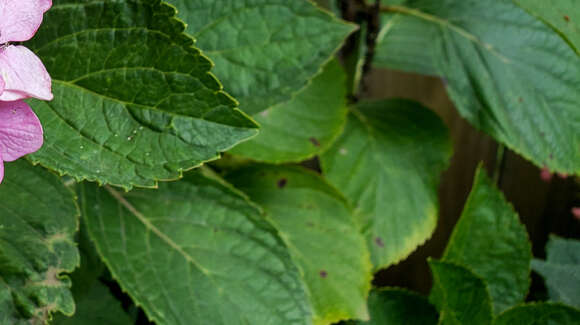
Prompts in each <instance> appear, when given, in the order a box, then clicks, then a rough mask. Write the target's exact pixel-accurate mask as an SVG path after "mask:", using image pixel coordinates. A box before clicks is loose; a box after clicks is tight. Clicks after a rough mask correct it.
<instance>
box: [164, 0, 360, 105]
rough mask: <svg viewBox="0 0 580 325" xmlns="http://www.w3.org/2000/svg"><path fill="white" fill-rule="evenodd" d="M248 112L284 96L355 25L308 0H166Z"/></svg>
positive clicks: (315, 70)
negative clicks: (174, 7) (172, 6)
mask: <svg viewBox="0 0 580 325" xmlns="http://www.w3.org/2000/svg"><path fill="white" fill-rule="evenodd" d="M169 2H170V3H172V4H174V5H175V6H176V7H177V8H178V9H179V16H180V17H181V18H183V19H184V20H185V22H186V23H187V24H188V27H187V31H188V32H189V33H190V34H191V35H193V36H194V37H195V38H196V39H197V41H198V42H197V46H199V48H201V49H202V50H203V51H205V53H206V54H207V55H208V56H209V57H210V58H211V59H212V60H213V61H214V62H215V63H216V68H215V73H216V75H217V76H218V77H219V78H220V79H221V80H222V81H223V83H224V85H225V87H226V89H227V90H228V91H230V92H231V93H232V94H233V95H234V96H235V97H236V98H237V99H238V100H239V101H240V107H241V108H242V109H243V110H244V111H245V112H247V113H250V114H256V113H259V112H262V111H264V110H265V109H267V108H269V107H271V106H273V105H275V104H278V103H281V102H284V101H287V100H289V99H290V98H291V96H292V95H293V94H294V93H295V92H297V91H298V90H300V89H301V88H303V87H304V86H305V85H306V83H307V82H308V80H310V79H311V78H312V77H313V76H314V75H315V74H317V73H318V72H319V71H320V69H321V67H322V66H323V65H324V63H325V62H327V61H328V60H329V58H330V57H331V56H332V55H333V54H334V52H335V51H336V50H337V49H338V48H339V47H340V45H341V44H342V42H343V40H344V39H345V38H346V37H347V36H348V34H350V33H351V32H352V31H353V30H354V27H355V26H353V25H350V24H346V23H344V22H342V21H340V20H338V19H337V18H335V17H333V16H331V15H330V14H329V13H327V12H325V11H323V10H321V9H319V8H317V7H316V6H315V5H314V4H313V3H311V2H309V1H308V0H292V1H288V0H197V1H191V0H169Z"/></svg>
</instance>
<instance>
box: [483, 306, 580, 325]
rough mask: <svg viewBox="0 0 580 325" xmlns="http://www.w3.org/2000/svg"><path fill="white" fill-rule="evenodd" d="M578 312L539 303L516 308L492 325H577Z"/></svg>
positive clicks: (579, 318)
mask: <svg viewBox="0 0 580 325" xmlns="http://www.w3.org/2000/svg"><path fill="white" fill-rule="evenodd" d="M578 324H580V311H578V310H577V309H574V308H572V307H569V306H565V305H560V304H552V303H539V304H528V305H523V306H518V307H515V308H512V309H509V310H507V311H506V312H504V313H502V314H501V315H499V316H498V317H497V318H496V319H495V321H494V322H493V325H578Z"/></svg>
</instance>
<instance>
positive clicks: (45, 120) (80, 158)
mask: <svg viewBox="0 0 580 325" xmlns="http://www.w3.org/2000/svg"><path fill="white" fill-rule="evenodd" d="M174 14H175V13H174V9H173V8H171V7H169V6H168V5H166V4H163V3H161V1H159V0H140V1H134V0H120V1H104V2H103V1H84V0H55V1H54V5H53V7H52V9H51V10H50V11H49V12H48V13H47V15H46V17H45V21H44V24H43V25H42V28H41V29H40V30H39V32H38V33H37V35H36V37H35V38H34V40H33V41H31V42H28V43H27V45H29V46H30V47H31V48H32V49H33V50H34V51H35V52H36V53H37V54H38V55H39V56H40V57H41V58H42V60H43V62H44V63H45V65H46V67H47V69H48V71H49V72H50V74H51V75H52V77H53V93H54V95H55V99H54V100H53V101H51V102H40V101H36V100H33V101H30V102H31V104H32V106H33V108H34V110H35V112H36V113H37V115H38V116H39V118H40V120H41V122H42V124H43V126H44V129H45V144H44V147H43V148H42V149H41V150H40V151H39V152H38V153H36V154H34V155H32V160H33V161H34V162H39V163H41V164H42V165H43V166H45V167H48V168H51V169H54V170H56V171H58V172H60V173H63V174H67V175H71V176H73V177H75V178H76V179H77V180H83V179H86V180H91V181H97V182H99V183H107V184H113V185H118V186H122V187H124V188H131V187H133V186H144V187H153V186H155V185H156V183H157V180H168V179H176V178H179V177H180V176H181V173H182V171H184V170H187V169H191V168H194V167H196V166H198V165H200V164H201V163H203V162H205V161H208V160H212V159H216V158H217V157H218V156H219V152H222V151H226V150H228V149H230V148H231V147H232V146H234V145H236V144H237V143H239V142H240V141H242V140H245V139H248V138H249V137H251V136H253V135H255V134H256V133H257V130H256V125H255V123H254V122H253V121H251V120H249V119H248V118H247V117H246V116H245V115H244V114H243V113H242V112H240V111H239V110H237V109H236V108H235V101H234V100H233V99H232V98H231V97H229V96H228V95H227V94H225V93H224V92H222V91H221V85H220V84H219V82H218V81H217V80H216V79H215V77H214V76H213V75H211V74H210V72H209V70H210V68H211V62H210V61H209V60H208V59H207V58H206V57H204V56H203V55H202V54H201V52H200V51H199V50H198V49H196V48H195V47H193V41H192V40H191V39H190V38H189V37H187V36H185V34H183V30H184V28H185V26H184V25H183V24H182V23H181V22H179V21H178V20H176V19H175V18H174Z"/></svg>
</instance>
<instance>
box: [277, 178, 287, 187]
mask: <svg viewBox="0 0 580 325" xmlns="http://www.w3.org/2000/svg"><path fill="white" fill-rule="evenodd" d="M287 183H288V180H287V179H285V178H280V179H279V180H278V188H284V187H286V184H287Z"/></svg>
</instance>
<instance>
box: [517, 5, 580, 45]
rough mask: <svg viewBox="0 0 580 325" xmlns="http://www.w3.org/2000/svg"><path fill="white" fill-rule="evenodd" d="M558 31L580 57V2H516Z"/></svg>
mask: <svg viewBox="0 0 580 325" xmlns="http://www.w3.org/2000/svg"><path fill="white" fill-rule="evenodd" d="M514 2H515V3H517V4H518V5H519V6H520V7H522V8H524V9H526V10H527V11H528V12H530V13H531V14H532V15H534V16H537V17H539V18H540V19H541V20H543V21H544V22H545V23H546V24H548V25H550V26H551V27H552V28H554V30H556V31H557V32H558V33H559V34H560V35H561V36H562V37H564V39H565V40H566V41H567V42H569V43H570V46H572V48H574V49H575V50H576V53H578V54H579V55H580V2H578V0H550V1H545V0H514Z"/></svg>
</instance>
